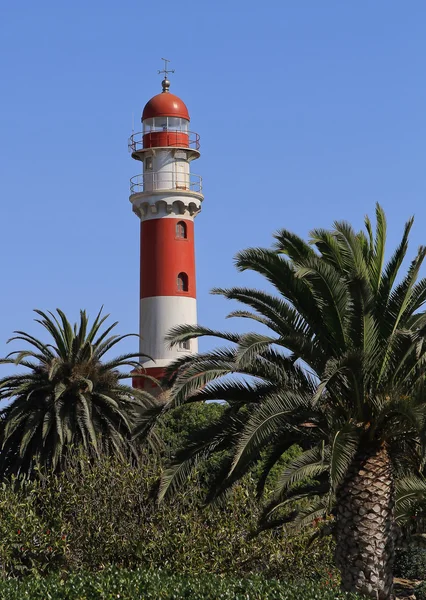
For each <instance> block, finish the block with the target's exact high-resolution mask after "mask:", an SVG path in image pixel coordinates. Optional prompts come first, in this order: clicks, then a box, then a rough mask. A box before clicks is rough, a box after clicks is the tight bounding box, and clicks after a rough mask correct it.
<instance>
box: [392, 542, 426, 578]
mask: <svg viewBox="0 0 426 600" xmlns="http://www.w3.org/2000/svg"><path fill="white" fill-rule="evenodd" d="M394 573H395V575H396V576H397V577H403V578H404V579H426V548H422V547H419V546H416V545H415V544H410V545H409V546H407V547H406V548H399V549H398V550H397V552H396V556H395V567H394Z"/></svg>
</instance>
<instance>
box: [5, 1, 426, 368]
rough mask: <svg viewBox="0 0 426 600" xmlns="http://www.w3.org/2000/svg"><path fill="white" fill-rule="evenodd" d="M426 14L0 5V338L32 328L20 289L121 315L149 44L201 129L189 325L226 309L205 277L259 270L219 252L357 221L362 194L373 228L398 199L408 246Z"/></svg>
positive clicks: (372, 5) (243, 278)
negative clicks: (200, 202)
mask: <svg viewBox="0 0 426 600" xmlns="http://www.w3.org/2000/svg"><path fill="white" fill-rule="evenodd" d="M425 29H426V4H425V3H424V2H421V1H420V0H411V2H409V3H408V2H400V1H398V2H397V1H392V0H375V1H374V2H355V1H354V0H352V1H347V2H341V1H340V0H339V1H338V0H334V1H331V0H323V1H321V2H318V0H303V1H300V2H296V1H293V2H290V1H284V2H283V1H276V0H271V1H269V2H263V3H259V2H247V0H245V1H244V2H243V1H241V0H233V1H231V2H225V1H224V0H216V1H215V2H188V1H183V2H179V3H178V2H171V1H169V0H163V1H162V2H161V3H159V2H148V1H147V0H145V1H139V2H128V1H125V0H123V2H112V1H111V0H103V1H102V2H101V1H100V0H90V2H87V1H84V2H83V1H82V0H74V1H73V2H67V3H63V2H57V1H56V2H53V1H50V0H40V2H33V1H29V0H23V1H22V2H12V1H11V0H6V1H4V2H3V3H1V6H0V77H1V95H0V132H1V136H0V224H1V236H0V251H1V254H0V256H1V257H2V260H1V269H2V272H1V277H2V282H3V284H2V286H1V288H2V289H1V294H0V314H1V318H0V355H4V354H5V353H6V352H7V351H10V350H11V349H12V348H10V347H9V346H6V344H5V342H6V339H7V338H8V337H9V336H10V335H11V333H12V331H13V330H14V329H23V330H27V331H29V332H32V333H35V334H37V335H39V334H40V333H41V332H40V330H39V329H38V328H37V326H36V325H34V323H33V313H32V309H33V308H36V307H38V308H41V309H54V308H55V307H60V308H62V309H63V310H64V311H65V312H66V313H67V314H68V315H69V317H70V318H71V319H73V320H74V319H75V318H76V317H77V316H78V310H79V309H80V308H86V309H87V310H88V311H89V312H90V314H92V315H94V314H95V313H96V312H97V310H98V308H99V307H100V306H101V305H102V304H103V305H104V306H105V310H106V311H107V312H109V313H111V315H112V317H113V318H114V319H115V320H118V321H119V322H120V326H119V329H120V331H121V332H123V333H125V332H137V331H138V306H139V294H138V290H139V288H138V285H139V224H138V220H137V218H136V217H135V215H133V213H132V211H131V205H130V203H129V201H128V181H129V178H130V177H131V176H132V175H134V174H136V173H138V172H139V165H138V163H136V162H135V161H132V160H131V158H130V155H129V154H128V153H127V138H128V136H129V134H130V133H131V126H132V114H134V115H135V116H134V119H135V123H136V127H137V124H138V123H139V120H140V114H141V111H142V108H143V106H144V104H145V103H146V101H147V100H148V99H149V98H150V97H151V96H153V95H154V94H156V93H158V92H159V91H160V90H161V85H160V81H161V78H160V76H159V75H157V69H161V68H162V62H161V60H160V59H161V57H163V56H166V57H167V58H169V59H171V60H172V62H171V67H172V68H174V69H175V70H176V73H175V74H174V75H172V76H171V81H172V87H171V91H172V92H174V93H176V94H177V95H179V96H180V97H181V98H182V99H183V100H184V101H185V102H186V104H187V106H188V108H189V111H190V114H191V129H192V130H193V131H197V132H198V133H199V134H200V136H201V150H202V155H201V159H199V160H198V161H196V162H195V163H193V171H194V172H195V173H198V174H200V175H202V176H203V180H204V192H205V201H204V206H203V211H202V213H201V214H200V215H199V216H198V217H197V219H196V252H197V278H198V307H199V321H200V323H203V324H205V325H208V326H211V327H217V328H223V327H227V328H231V327H232V325H233V324H232V323H231V322H229V321H228V322H225V321H224V317H225V315H226V314H227V312H228V311H229V310H230V309H231V305H230V304H227V303H226V301H224V300H222V299H220V298H218V297H216V296H209V289H211V288H212V287H214V286H222V287H226V286H230V285H240V284H241V285H261V284H262V282H261V281H259V280H258V279H256V278H254V277H253V276H252V275H250V274H237V273H236V271H235V269H234V267H233V256H234V255H235V253H236V252H237V251H238V250H239V249H242V248H245V247H248V246H262V245H263V246H265V245H269V244H270V243H271V239H272V233H273V232H274V231H275V230H276V229H277V228H279V227H286V228H288V229H291V230H293V231H295V232H297V233H298V234H300V235H303V236H307V234H308V232H309V230H310V229H312V228H313V227H326V226H329V225H331V223H332V222H333V220H335V219H346V220H349V221H351V222H352V223H353V224H354V225H355V226H356V227H361V225H362V221H363V216H364V214H365V213H369V214H373V212H374V204H375V202H376V201H379V202H380V203H381V204H382V205H383V206H384V207H385V209H386V212H387V215H388V222H389V244H390V246H394V245H395V244H396V242H397V240H398V237H399V235H400V234H401V231H402V226H403V223H404V221H405V220H406V219H407V218H408V217H409V216H410V215H412V214H415V216H416V223H415V227H414V231H413V233H412V236H411V244H412V245H411V253H414V251H415V249H416V247H417V246H418V245H419V244H421V243H426V228H425V223H426V204H425V198H426V176H425V174H426V170H425V160H426V152H425V139H426V110H425V106H426V79H425V62H426V35H425ZM244 325H247V324H246V323H244ZM236 327H237V325H236ZM136 347H137V342H136V340H134V339H132V338H131V339H130V340H128V341H127V342H126V344H124V345H123V347H122V349H123V350H132V349H135V350H136ZM203 347H204V348H206V347H207V342H206V343H204V345H202V346H201V348H203ZM2 372H4V370H2Z"/></svg>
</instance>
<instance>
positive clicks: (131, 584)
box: [0, 569, 361, 600]
mask: <svg viewBox="0 0 426 600" xmlns="http://www.w3.org/2000/svg"><path fill="white" fill-rule="evenodd" d="M0 597H1V598H2V599H3V598H4V599H5V600H22V599H23V598H24V599H25V598H31V600H46V598H54V599H55V600H81V599H83V598H84V600H112V599H113V598H121V599H123V600H141V599H142V598H143V600H180V599H185V600H219V599H220V600H302V599H303V600H318V599H321V600H340V599H344V598H345V599H346V600H356V599H357V598H361V596H357V595H355V594H344V593H340V592H339V591H338V590H337V589H336V587H335V586H334V585H333V584H332V583H331V582H329V583H328V585H327V584H326V582H323V583H318V582H316V583H315V582H312V581H311V582H306V583H289V584H287V583H280V582H278V581H276V580H269V581H268V580H265V579H263V578H261V577H251V578H247V579H236V578H223V577H217V576H213V575H207V574H205V575H201V576H198V577H190V576H183V575H168V574H166V573H165V572H162V571H159V570H156V571H152V570H151V571H142V570H137V571H133V572H132V571H128V570H117V569H106V570H105V571H103V572H100V573H96V574H89V573H77V574H73V575H71V576H69V577H68V578H67V579H61V578H60V577H59V576H50V577H47V578H44V579H34V578H32V579H29V578H28V579H25V580H23V581H21V582H13V581H5V582H0Z"/></svg>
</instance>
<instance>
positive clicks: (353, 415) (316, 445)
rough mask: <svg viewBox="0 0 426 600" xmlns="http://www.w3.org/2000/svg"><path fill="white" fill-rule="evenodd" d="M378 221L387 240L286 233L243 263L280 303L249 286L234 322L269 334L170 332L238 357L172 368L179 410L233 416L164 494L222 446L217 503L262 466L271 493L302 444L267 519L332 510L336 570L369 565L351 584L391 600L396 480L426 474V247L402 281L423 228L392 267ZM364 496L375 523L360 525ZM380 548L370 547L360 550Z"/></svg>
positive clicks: (185, 456)
mask: <svg viewBox="0 0 426 600" xmlns="http://www.w3.org/2000/svg"><path fill="white" fill-rule="evenodd" d="M376 218H377V225H376V231H375V232H373V228H372V225H371V223H370V221H369V219H368V218H366V221H365V224H366V233H364V232H360V233H355V231H354V230H353V229H352V228H351V227H350V226H349V225H348V224H346V223H335V224H334V227H333V229H332V230H322V229H321V230H314V231H313V232H312V233H311V236H310V240H309V243H306V242H304V241H303V240H302V239H300V238H299V237H297V236H295V235H293V234H291V233H290V232H288V231H286V230H282V231H280V232H278V233H277V234H276V236H275V238H276V243H275V248H273V249H271V250H270V249H262V248H254V249H249V250H246V251H243V252H241V253H240V254H239V255H238V256H237V259H236V264H237V268H238V269H239V270H246V269H251V270H253V271H256V272H257V273H260V274H261V275H263V276H264V277H266V279H267V280H268V281H269V282H270V283H271V284H272V285H273V286H274V288H275V290H276V291H277V292H278V294H279V295H278V296H276V295H272V294H269V293H265V292H261V291H258V290H255V289H247V288H232V289H227V290H223V289H218V290H215V291H214V293H217V294H221V295H223V296H225V297H226V298H228V299H231V300H238V301H239V302H241V303H242V304H244V305H246V306H247V307H248V308H250V309H252V310H247V309H244V310H238V311H235V312H233V313H231V316H238V317H242V318H248V319H252V320H254V321H257V322H258V323H260V324H262V325H263V326H266V333H257V332H251V333H247V334H229V333H221V332H214V331H211V330H209V329H206V328H204V327H199V326H181V327H179V328H176V329H175V330H174V331H173V332H172V333H171V335H170V340H171V342H172V343H178V342H180V341H184V340H187V339H189V338H191V337H194V336H204V335H213V336H216V337H218V338H222V339H225V340H227V341H230V342H233V346H232V347H226V348H222V349H219V350H214V351H212V352H207V353H205V354H201V355H198V356H195V357H185V358H183V359H181V360H180V361H178V362H177V363H175V364H174V365H172V366H171V367H170V369H169V376H170V382H171V384H172V387H171V391H170V404H169V406H170V407H172V406H175V405H177V404H180V403H183V402H194V401H202V400H211V399H223V400H226V401H227V402H228V404H229V408H228V410H227V412H226V413H225V415H224V416H223V418H222V419H221V420H220V422H218V423H217V424H216V425H215V426H212V427H210V428H209V429H208V430H206V431H203V432H199V433H198V434H196V435H195V436H194V441H193V443H192V444H191V445H190V446H189V447H188V448H186V449H184V450H183V451H182V452H181V453H179V454H178V456H177V457H176V461H175V463H174V464H173V465H172V466H171V467H170V469H169V470H168V471H167V472H166V473H165V475H164V477H163V480H162V484H161V488H160V497H163V496H164V495H165V494H167V493H168V492H170V491H172V490H173V489H174V488H176V486H178V485H179V484H180V483H182V481H183V480H184V479H185V477H186V474H187V473H188V470H189V468H191V466H192V465H193V464H194V463H195V462H196V461H197V460H198V459H199V458H200V457H203V456H206V455H209V454H210V453H212V452H215V451H218V450H222V449H224V448H227V449H230V450H231V453H230V454H229V455H228V458H227V461H226V464H225V466H224V472H223V473H222V476H221V478H220V480H219V481H216V482H215V483H214V484H213V486H212V490H211V495H212V496H214V495H217V493H218V492H220V491H222V490H224V489H226V488H228V487H229V486H230V485H232V483H233V482H234V481H235V480H236V479H238V478H239V477H241V476H242V475H244V473H246V472H247V471H248V470H249V469H251V467H252V466H253V464H254V463H255V462H257V461H259V460H260V459H261V458H262V460H263V468H262V471H261V475H260V477H259V483H258V486H259V491H261V490H262V488H263V486H264V483H265V481H266V478H267V475H268V473H269V471H270V469H271V468H272V466H273V465H274V464H276V462H277V461H278V460H279V459H280V457H281V456H282V454H283V453H284V452H285V451H286V450H287V449H288V448H289V447H290V446H291V445H292V444H294V443H295V442H297V443H298V444H299V445H300V446H301V447H302V450H303V452H302V453H301V454H300V455H299V456H298V457H297V458H296V459H294V460H293V461H292V462H290V464H288V465H287V466H286V467H285V468H284V470H283V472H282V474H281V477H280V480H279V482H278V486H277V489H276V492H275V496H274V498H273V500H272V502H271V503H270V504H269V505H268V507H267V509H266V514H265V518H266V519H267V520H270V521H272V522H273V523H284V522H289V521H291V522H292V523H293V524H296V525H306V524H308V523H311V522H312V520H313V519H318V518H320V517H323V516H325V515H326V514H327V513H329V512H332V511H334V513H335V515H336V522H335V523H336V527H335V535H336V540H337V554H336V558H337V562H338V564H339V565H340V566H341V567H342V569H343V567H345V566H347V565H348V564H354V563H356V562H358V566H354V567H353V568H352V569H346V570H345V569H343V571H346V574H345V576H344V577H343V587H344V588H345V589H358V590H361V591H362V592H364V593H367V594H375V593H376V591H377V590H379V589H380V590H381V591H380V594H382V595H379V596H378V597H383V598H387V597H388V596H387V595H386V594H388V593H389V594H390V593H391V592H390V591H389V590H391V565H392V559H393V542H392V535H391V530H392V519H393V504H394V497H395V493H394V477H395V474H407V472H410V470H412V469H415V468H416V467H417V466H418V465H419V456H420V454H421V453H420V450H421V440H422V436H423V429H424V422H425V414H426V409H425V402H424V394H423V388H424V383H423V382H424V374H425V368H426V361H425V358H426V355H425V343H424V339H425V326H426V314H425V312H423V311H422V310H421V309H422V307H423V304H424V302H425V300H426V280H425V279H421V280H419V279H418V274H419V269H420V267H421V264H422V262H423V260H424V257H425V252H426V251H425V249H424V248H423V247H421V248H419V250H418V252H417V255H416V256H415V258H414V260H413V261H412V262H411V264H410V266H409V268H408V271H407V273H406V274H404V275H403V276H402V277H401V275H400V269H401V265H402V262H403V260H404V258H405V255H406V252H407V246H408V235H409V232H410V229H411V227H412V223H413V220H412V219H411V220H410V221H409V222H408V223H407V224H406V226H405V229H404V234H403V237H402V240H401V242H400V244H399V245H398V247H397V249H396V250H395V252H394V254H393V255H392V256H391V257H390V259H389V261H388V262H387V263H386V264H385V241H386V220H385V215H384V213H383V210H382V209H381V208H380V207H379V206H377V210H376ZM241 375H244V377H243V378H241ZM265 453H266V454H265ZM296 484H297V485H296ZM308 496H314V501H313V502H312V503H311V504H310V505H309V506H308V507H306V505H305V506H304V508H303V510H300V509H299V510H295V511H292V512H290V513H288V512H287V514H285V516H282V511H281V509H282V508H283V506H285V505H287V504H290V506H291V503H292V502H294V501H295V500H296V499H300V498H303V497H308ZM366 498H367V505H368V506H369V507H370V508H368V509H367V513H368V518H361V517H363V516H365V514H366V512H365V510H366V509H365V503H366ZM299 506H300V505H299ZM373 507H375V511H376V512H374V511H373ZM280 511H281V513H280ZM372 511H373V512H372ZM361 513H362V514H361ZM277 515H278V516H277ZM372 537H373V539H374V540H375V542H374V543H372V544H371V545H370V546H369V550H365V547H364V545H363V542H362V540H364V541H365V540H366V539H371V538H372ZM360 540H361V541H360ZM371 564H373V567H374V568H373V567H371ZM366 565H370V566H369V567H368V569H367V566H366ZM370 567H371V568H370ZM343 571H342V574H343ZM384 590H387V591H384ZM372 597H376V595H372Z"/></svg>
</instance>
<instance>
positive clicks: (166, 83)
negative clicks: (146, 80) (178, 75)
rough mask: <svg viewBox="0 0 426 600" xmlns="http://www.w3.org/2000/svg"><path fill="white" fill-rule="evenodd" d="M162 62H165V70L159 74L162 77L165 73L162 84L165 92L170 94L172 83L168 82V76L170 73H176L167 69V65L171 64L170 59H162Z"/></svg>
mask: <svg viewBox="0 0 426 600" xmlns="http://www.w3.org/2000/svg"><path fill="white" fill-rule="evenodd" d="M161 60H164V69H162V70H161V71H158V74H159V75H160V74H161V73H164V79H163V81H162V82H161V83H162V86H163V92H168V91H169V87H170V81H169V80H168V78H167V75H168V74H169V73H174V72H175V70H174V69H168V68H167V63H169V62H170V60H169V59H168V58H162V59H161Z"/></svg>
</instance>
